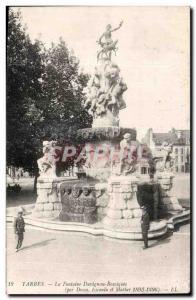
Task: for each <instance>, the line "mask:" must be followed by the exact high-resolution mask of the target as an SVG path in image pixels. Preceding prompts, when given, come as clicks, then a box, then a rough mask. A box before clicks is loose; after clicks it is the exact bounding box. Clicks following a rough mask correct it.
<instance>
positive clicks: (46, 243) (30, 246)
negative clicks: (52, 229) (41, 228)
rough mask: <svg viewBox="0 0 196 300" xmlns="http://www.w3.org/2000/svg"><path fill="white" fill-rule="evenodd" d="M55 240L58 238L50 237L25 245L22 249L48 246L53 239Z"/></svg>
mask: <svg viewBox="0 0 196 300" xmlns="http://www.w3.org/2000/svg"><path fill="white" fill-rule="evenodd" d="M54 240H56V239H49V240H45V241H42V242H39V243H35V244H32V245H29V246H25V247H22V249H21V251H22V250H27V249H32V248H38V247H43V246H47V245H48V244H49V243H50V242H51V241H54Z"/></svg>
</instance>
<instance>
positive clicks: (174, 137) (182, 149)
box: [142, 128, 190, 173]
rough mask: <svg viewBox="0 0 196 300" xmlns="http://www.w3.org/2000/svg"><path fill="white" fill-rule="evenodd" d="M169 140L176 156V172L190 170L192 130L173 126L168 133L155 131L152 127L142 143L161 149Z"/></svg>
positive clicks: (151, 147)
mask: <svg viewBox="0 0 196 300" xmlns="http://www.w3.org/2000/svg"><path fill="white" fill-rule="evenodd" d="M164 142H167V143H169V144H172V145H173V153H174V157H175V166H174V171H175V172H176V173H189V172H190V130H178V129H175V128H173V129H172V130H170V131H169V132H167V133H154V132H153V130H152V128H150V129H148V131H147V133H146V135H145V137H144V138H143V139H142V143H145V144H147V145H148V147H150V149H157V150H158V149H160V148H161V147H162V144H163V143H164Z"/></svg>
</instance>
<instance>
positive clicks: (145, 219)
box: [141, 212, 150, 231]
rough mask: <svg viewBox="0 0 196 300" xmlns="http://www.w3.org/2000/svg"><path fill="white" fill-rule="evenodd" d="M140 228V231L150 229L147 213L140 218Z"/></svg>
mask: <svg viewBox="0 0 196 300" xmlns="http://www.w3.org/2000/svg"><path fill="white" fill-rule="evenodd" d="M141 227H142V231H148V230H149V228H150V217H149V214H148V213H147V212H146V213H145V214H143V215H142V217H141Z"/></svg>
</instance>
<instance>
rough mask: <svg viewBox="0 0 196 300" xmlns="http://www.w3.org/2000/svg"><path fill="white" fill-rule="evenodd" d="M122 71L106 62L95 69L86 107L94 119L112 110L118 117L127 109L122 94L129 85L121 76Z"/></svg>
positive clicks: (87, 91) (88, 90) (86, 90)
mask: <svg viewBox="0 0 196 300" xmlns="http://www.w3.org/2000/svg"><path fill="white" fill-rule="evenodd" d="M119 73H120V69H119V68H118V66H117V65H116V64H114V63H112V62H111V61H104V62H102V64H101V65H99V66H97V67H96V68H95V72H94V75H93V76H92V78H91V79H90V81H89V83H88V86H87V88H86V89H85V93H86V96H87V99H86V101H85V103H84V107H85V108H87V109H88V112H89V113H90V114H91V115H93V116H94V117H97V116H101V115H103V114H105V113H106V112H107V110H110V111H111V112H112V114H113V115H114V116H116V115H117V114H118V112H119V110H120V109H123V108H125V107H126V104H125V102H124V100H123V98H122V94H123V93H124V92H125V91H126V90H127V85H126V84H125V82H124V81H123V79H122V77H120V76H119Z"/></svg>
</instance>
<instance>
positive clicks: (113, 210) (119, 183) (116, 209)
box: [102, 175, 142, 227]
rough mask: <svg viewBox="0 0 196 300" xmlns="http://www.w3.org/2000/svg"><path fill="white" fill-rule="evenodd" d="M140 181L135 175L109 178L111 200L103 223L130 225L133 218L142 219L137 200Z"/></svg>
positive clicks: (120, 225)
mask: <svg viewBox="0 0 196 300" xmlns="http://www.w3.org/2000/svg"><path fill="white" fill-rule="evenodd" d="M138 182H139V180H138V178H137V177H136V176H134V175H130V176H111V177H110V178H109V180H108V194H109V202H108V206H107V213H106V217H105V218H104V219H103V221H102V222H103V224H105V225H110V226H115V227H116V226H118V227H125V226H128V227H130V226H131V220H132V219H138V220H140V217H141V215H142V211H141V208H140V206H139V204H138V201H137V184H138ZM138 222H139V221H138Z"/></svg>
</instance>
